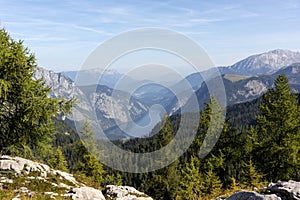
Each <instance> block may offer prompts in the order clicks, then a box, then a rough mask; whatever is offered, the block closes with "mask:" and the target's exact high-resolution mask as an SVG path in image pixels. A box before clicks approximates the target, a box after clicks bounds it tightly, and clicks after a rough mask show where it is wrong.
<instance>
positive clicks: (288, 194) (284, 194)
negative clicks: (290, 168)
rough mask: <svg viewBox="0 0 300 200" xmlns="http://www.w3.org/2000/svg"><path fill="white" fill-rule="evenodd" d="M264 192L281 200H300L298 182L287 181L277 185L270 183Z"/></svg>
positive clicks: (299, 183) (279, 182) (299, 185)
mask: <svg viewBox="0 0 300 200" xmlns="http://www.w3.org/2000/svg"><path fill="white" fill-rule="evenodd" d="M266 192H270V193H272V194H276V195H277V196H279V197H281V199H287V200H300V182H296V181H288V182H281V181H278V182H277V183H270V184H269V185H268V187H267V190H266Z"/></svg>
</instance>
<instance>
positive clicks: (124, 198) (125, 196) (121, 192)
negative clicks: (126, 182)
mask: <svg viewBox="0 0 300 200" xmlns="http://www.w3.org/2000/svg"><path fill="white" fill-rule="evenodd" d="M104 194H105V196H106V197H108V198H109V199H112V200H153V199H152V198H151V197H149V196H148V195H146V194H145V193H142V192H140V191H138V190H136V189H135V188H133V187H129V186H115V185H107V186H106V188H105V190H104Z"/></svg>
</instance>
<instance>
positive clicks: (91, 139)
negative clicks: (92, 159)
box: [80, 120, 100, 158]
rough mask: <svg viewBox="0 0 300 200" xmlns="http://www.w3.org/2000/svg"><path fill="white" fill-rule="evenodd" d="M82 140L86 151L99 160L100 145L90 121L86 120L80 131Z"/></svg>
mask: <svg viewBox="0 0 300 200" xmlns="http://www.w3.org/2000/svg"><path fill="white" fill-rule="evenodd" d="M80 139H81V141H82V143H83V144H84V146H85V147H86V149H87V150H88V151H89V152H90V153H91V154H93V155H94V156H96V157H97V158H99V154H100V151H99V150H98V147H97V146H98V145H97V142H96V138H95V132H94V131H93V130H92V127H91V125H90V123H89V121H88V120H85V121H84V123H83V125H82V127H81V129H80Z"/></svg>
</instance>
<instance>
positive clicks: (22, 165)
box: [0, 155, 50, 177]
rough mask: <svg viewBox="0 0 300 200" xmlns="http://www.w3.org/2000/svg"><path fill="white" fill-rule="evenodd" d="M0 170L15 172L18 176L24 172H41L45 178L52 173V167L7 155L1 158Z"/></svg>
mask: <svg viewBox="0 0 300 200" xmlns="http://www.w3.org/2000/svg"><path fill="white" fill-rule="evenodd" d="M0 169H2V170H13V171H15V172H16V173H17V174H22V171H24V172H25V173H27V174H29V173H30V172H35V171H40V172H41V176H43V177H46V176H47V173H49V172H50V167H49V166H48V165H45V164H42V163H38V162H33V161H31V160H27V159H24V158H20V157H10V156H6V155H3V156H1V157H0Z"/></svg>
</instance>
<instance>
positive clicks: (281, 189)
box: [227, 180, 300, 200]
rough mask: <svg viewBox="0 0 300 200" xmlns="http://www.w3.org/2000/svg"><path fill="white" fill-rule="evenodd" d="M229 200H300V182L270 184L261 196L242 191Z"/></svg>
mask: <svg viewBox="0 0 300 200" xmlns="http://www.w3.org/2000/svg"><path fill="white" fill-rule="evenodd" d="M227 200H300V182H296V181H292V180H290V181H288V182H281V181H278V182H277V183H270V184H269V185H268V187H266V188H264V189H263V190H261V194H259V193H257V192H252V191H241V192H237V193H235V194H233V195H232V196H230V197H229V198H227Z"/></svg>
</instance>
